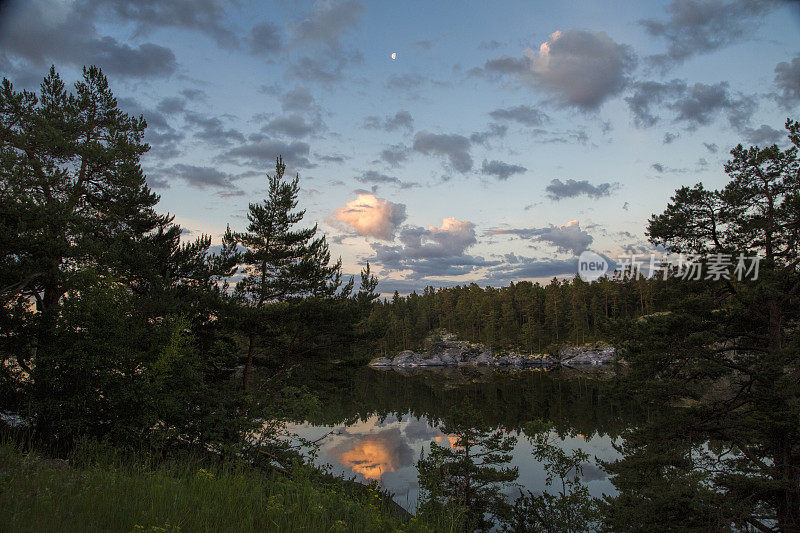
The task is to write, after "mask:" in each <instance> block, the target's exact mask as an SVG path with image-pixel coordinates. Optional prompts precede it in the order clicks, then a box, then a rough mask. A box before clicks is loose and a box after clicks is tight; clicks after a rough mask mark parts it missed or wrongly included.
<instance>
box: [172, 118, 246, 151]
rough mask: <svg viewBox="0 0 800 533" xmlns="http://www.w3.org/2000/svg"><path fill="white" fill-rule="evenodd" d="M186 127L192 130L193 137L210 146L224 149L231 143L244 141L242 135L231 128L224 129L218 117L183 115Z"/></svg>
mask: <svg viewBox="0 0 800 533" xmlns="http://www.w3.org/2000/svg"><path fill="white" fill-rule="evenodd" d="M184 120H185V121H186V124H187V126H189V127H190V128H193V129H194V136H195V137H196V138H198V139H201V140H203V141H205V142H207V143H208V144H210V145H212V146H219V147H226V146H230V145H231V144H233V143H242V142H244V141H245V137H244V135H243V134H242V133H241V132H240V131H238V130H236V129H233V128H228V129H226V128H225V126H224V124H223V122H222V120H221V119H220V118H218V117H210V116H206V115H201V114H199V113H194V112H187V113H185V114H184Z"/></svg>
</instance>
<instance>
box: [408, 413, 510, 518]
mask: <svg viewBox="0 0 800 533" xmlns="http://www.w3.org/2000/svg"><path fill="white" fill-rule="evenodd" d="M441 430H442V432H443V433H444V434H445V435H447V436H448V437H451V438H452V441H451V442H450V445H449V446H447V447H445V446H442V445H439V444H437V443H436V442H435V441H432V442H431V448H430V452H429V453H428V455H427V457H420V460H419V462H418V463H417V470H418V471H419V485H420V489H421V492H422V493H423V496H422V504H421V513H422V514H423V515H424V514H426V513H427V514H440V513H443V514H445V515H446V516H452V517H453V518H454V519H459V520H461V521H462V523H463V531H474V530H475V529H480V530H485V529H489V528H491V527H492V526H493V525H494V523H495V522H497V521H504V520H507V519H508V517H509V514H510V511H511V506H510V505H509V504H508V502H507V501H506V498H505V496H504V494H503V493H502V489H503V488H506V487H508V486H509V485H510V484H512V483H513V482H514V481H515V480H516V479H517V477H518V476H519V471H518V469H517V468H516V467H513V468H511V467H508V466H504V465H507V464H508V462H509V461H510V460H511V455H510V452H511V450H513V449H514V445H515V444H516V442H517V439H516V437H513V436H508V435H505V434H504V432H503V431H501V430H493V429H492V428H491V427H489V426H488V425H486V424H485V422H483V421H482V420H481V417H480V416H479V413H478V412H477V411H476V410H475V408H473V407H472V406H471V405H469V404H465V405H463V406H462V407H461V408H460V409H457V410H454V411H453V412H452V413H451V415H450V416H449V417H448V418H447V419H446V420H445V423H444V425H443V426H442V427H441Z"/></svg>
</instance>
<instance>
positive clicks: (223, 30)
mask: <svg viewBox="0 0 800 533" xmlns="http://www.w3.org/2000/svg"><path fill="white" fill-rule="evenodd" d="M88 5H89V6H92V8H98V9H99V10H100V13H101V14H103V12H105V14H108V15H111V18H112V19H113V20H115V21H120V20H121V21H130V22H132V23H134V24H135V25H136V33H137V34H147V33H149V32H150V31H152V30H153V29H154V28H167V27H173V28H184V29H188V30H196V31H199V32H201V33H204V34H206V35H208V36H210V37H211V38H212V39H214V40H215V41H216V43H217V44H218V45H219V46H221V47H223V48H228V49H231V48H236V47H237V46H238V39H237V38H236V35H235V33H234V32H233V31H231V30H230V29H229V28H228V27H226V26H225V25H224V23H223V21H224V20H226V16H225V10H226V8H227V7H228V5H229V3H228V2H226V1H225V0H170V1H164V0H136V1H135V2H131V1H130V0H90V1H89V2H88ZM92 11H94V9H92Z"/></svg>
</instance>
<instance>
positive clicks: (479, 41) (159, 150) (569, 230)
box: [0, 0, 800, 292]
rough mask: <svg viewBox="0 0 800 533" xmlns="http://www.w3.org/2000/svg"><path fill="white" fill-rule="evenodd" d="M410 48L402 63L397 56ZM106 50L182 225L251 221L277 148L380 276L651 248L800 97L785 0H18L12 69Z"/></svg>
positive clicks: (11, 73) (68, 73) (496, 276)
mask: <svg viewBox="0 0 800 533" xmlns="http://www.w3.org/2000/svg"><path fill="white" fill-rule="evenodd" d="M393 52H395V53H396V54H397V56H396V57H397V58H396V59H395V60H393V59H392V58H391V54H392V53H393ZM50 64H55V65H56V68H57V69H58V70H59V72H60V73H61V74H62V76H63V77H64V78H66V79H67V80H75V79H76V78H77V76H78V74H79V71H80V67H81V66H82V65H84V64H87V65H88V64H97V65H99V66H101V67H102V68H103V69H104V71H105V72H106V74H107V75H108V76H109V78H110V82H111V85H112V88H113V90H114V91H115V94H117V95H118V97H119V101H120V105H121V106H122V107H123V109H125V110H126V111H128V112H131V113H135V114H140V113H141V114H144V116H145V118H146V119H147V120H148V124H149V128H148V134H147V140H148V142H149V143H150V144H151V146H152V150H151V152H150V153H149V154H147V156H146V157H145V159H144V168H145V171H146V173H147V175H148V181H149V183H150V184H151V186H152V187H153V188H154V189H155V190H156V192H158V193H159V194H160V195H161V197H162V201H161V204H160V208H161V209H162V210H163V211H168V212H170V213H173V214H174V215H175V216H176V220H177V221H178V222H179V223H180V224H181V225H182V226H183V227H184V228H185V229H186V237H187V238H192V237H193V236H196V235H198V234H199V233H202V232H205V233H209V234H211V235H212V236H213V237H214V238H215V239H218V238H219V235H220V234H221V232H222V231H224V229H225V226H226V224H228V223H230V224H231V226H232V227H233V228H234V229H243V227H244V225H245V219H244V215H245V212H246V209H247V204H248V202H255V201H259V200H260V199H261V198H262V197H263V194H264V186H265V179H264V175H265V172H267V171H271V170H272V169H273V168H274V158H275V157H276V156H277V155H278V154H282V155H283V157H284V159H285V160H286V163H287V166H288V168H289V169H290V171H291V172H299V173H300V177H301V186H302V193H301V205H302V207H305V208H307V210H308V213H307V218H306V221H307V222H308V223H313V222H317V223H318V224H319V227H320V229H321V230H322V231H323V232H325V233H326V234H327V235H328V238H329V240H330V242H331V247H332V251H333V253H334V255H336V256H341V257H342V259H343V262H344V270H345V272H351V273H352V272H357V271H358V270H359V269H360V267H361V266H363V265H364V264H365V262H366V261H370V263H371V264H372V265H373V267H374V268H375V269H376V271H377V273H378V274H379V277H380V278H381V280H382V281H381V286H380V290H381V291H382V292H391V291H393V290H394V289H399V290H400V292H408V291H410V290H412V289H420V288H422V287H424V286H426V285H434V286H440V285H452V284H457V283H460V284H463V283H469V282H472V281H475V282H477V283H480V284H490V285H506V284H508V283H509V282H510V281H516V280H519V279H537V280H546V279H549V278H551V277H552V276H554V275H558V276H564V275H570V274H572V273H574V272H575V257H576V256H577V255H578V254H580V252H581V251H583V250H585V249H591V250H594V251H596V252H600V253H604V254H606V255H608V256H609V257H611V258H612V259H613V258H615V257H618V256H619V255H620V254H622V253H625V252H626V251H630V250H636V251H641V252H646V251H648V250H649V248H648V245H647V243H646V241H645V238H644V228H645V225H646V221H647V219H648V217H649V216H650V214H652V213H656V212H660V211H661V210H663V208H664V207H665V205H666V202H667V201H668V199H669V197H670V196H671V194H672V192H673V191H674V190H675V189H676V188H678V187H680V186H681V185H689V184H693V183H696V182H698V181H702V182H703V183H704V184H706V185H707V186H711V187H716V186H720V185H721V184H723V183H724V181H725V175H724V172H723V170H722V165H723V163H724V162H725V161H726V159H727V155H728V151H729V150H730V149H731V148H732V147H733V146H734V145H736V144H737V143H739V142H742V143H744V144H759V145H761V146H764V145H768V144H772V143H775V142H777V143H779V144H782V143H783V142H784V138H785V137H784V136H783V135H782V133H781V130H782V125H783V122H784V121H785V119H786V117H788V116H791V117H793V118H799V117H798V113H797V112H798V108H799V107H800V7H798V3H796V2H778V1H774V2H773V1H752V0H675V1H673V2H598V1H592V2H588V1H587V2H493V3H489V2H439V3H431V2H393V3H390V2H361V1H358V0H346V1H324V2H287V1H280V2H274V3H265V2H246V1H240V2H236V3H230V5H229V3H228V2H222V1H216V0H197V1H190V0H176V1H156V0H143V1H141V2H127V1H124V0H76V1H58V2H57V1H36V0H32V1H28V2H16V3H15V2H10V3H5V4H3V7H2V9H0V71H2V74H3V76H5V77H8V78H9V79H11V80H12V81H13V82H14V83H15V85H16V86H17V87H19V88H32V87H35V86H36V85H37V84H38V83H39V81H40V80H41V77H42V76H43V75H44V73H45V71H46V69H47V68H48V67H49V65H50Z"/></svg>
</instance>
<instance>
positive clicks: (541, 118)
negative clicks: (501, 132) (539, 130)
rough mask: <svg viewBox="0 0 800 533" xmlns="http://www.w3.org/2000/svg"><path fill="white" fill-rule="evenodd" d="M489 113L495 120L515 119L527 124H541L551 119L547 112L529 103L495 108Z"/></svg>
mask: <svg viewBox="0 0 800 533" xmlns="http://www.w3.org/2000/svg"><path fill="white" fill-rule="evenodd" d="M489 115H490V116H491V117H492V118H493V119H495V120H513V121H516V122H519V123H520V124H523V125H525V126H541V125H542V124H544V123H545V122H547V121H548V120H550V117H548V116H547V115H546V114H545V113H543V112H541V111H539V110H538V109H534V108H533V107H531V106H527V105H518V106H514V107H508V108H505V109H502V108H500V109H495V110H494V111H492V112H491V113H489Z"/></svg>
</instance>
